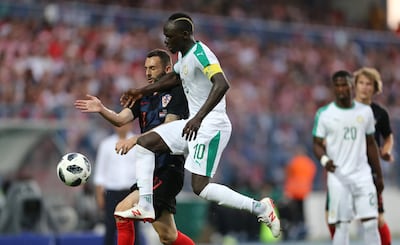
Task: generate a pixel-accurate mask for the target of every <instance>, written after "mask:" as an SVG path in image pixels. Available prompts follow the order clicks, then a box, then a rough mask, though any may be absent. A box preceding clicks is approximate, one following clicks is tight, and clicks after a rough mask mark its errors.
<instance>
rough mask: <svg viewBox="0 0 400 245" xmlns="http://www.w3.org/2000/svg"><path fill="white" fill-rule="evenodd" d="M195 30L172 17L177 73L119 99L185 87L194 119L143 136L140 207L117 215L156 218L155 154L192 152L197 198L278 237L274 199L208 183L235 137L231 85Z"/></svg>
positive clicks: (170, 41) (169, 27)
mask: <svg viewBox="0 0 400 245" xmlns="http://www.w3.org/2000/svg"><path fill="white" fill-rule="evenodd" d="M193 30H194V25H193V21H192V19H191V18H190V16H188V15H186V14H183V13H175V14H173V15H171V16H170V17H169V19H168V21H167V22H166V24H165V25H164V36H165V45H166V47H167V48H168V49H169V50H170V51H171V52H172V53H178V61H177V63H176V64H175V65H174V71H175V72H173V73H170V74H167V75H166V76H164V77H163V78H162V79H161V80H160V81H159V82H158V83H153V84H151V85H148V86H146V87H142V88H140V89H138V90H135V89H132V90H130V91H129V92H128V93H126V94H124V95H123V96H122V97H121V102H122V104H123V105H124V106H132V103H133V102H135V100H137V99H139V98H141V97H142V96H143V95H149V94H152V93H154V92H157V91H162V90H164V89H166V88H171V87H173V86H177V85H179V84H182V85H183V89H184V91H185V95H186V96H187V99H188V104H189V111H190V119H188V120H179V121H173V122H171V123H168V124H164V125H162V126H160V127H157V128H156V129H154V130H153V131H152V132H150V133H148V134H146V135H144V136H141V137H139V139H138V144H137V145H136V146H135V147H134V148H133V150H135V154H136V156H137V157H138V161H140V163H141V164H140V166H139V165H137V170H136V171H137V177H138V186H139V193H140V198H139V205H136V206H134V207H133V208H132V209H130V210H126V212H119V213H118V215H120V216H122V217H131V218H137V219H151V218H153V217H154V213H153V212H154V211H153V210H152V188H151V187H152V183H151V182H150V181H149V178H150V176H152V172H153V168H154V153H160V152H172V153H174V154H175V153H185V152H188V157H187V158H186V162H185V168H186V169H187V170H189V171H190V172H191V173H192V189H193V192H194V193H195V194H197V195H199V196H200V197H202V198H204V199H206V200H209V201H215V202H217V203H219V204H221V205H226V206H229V207H234V208H237V209H244V210H247V211H249V212H251V213H253V214H255V215H257V216H258V219H259V221H262V222H265V223H266V224H267V225H268V226H269V227H270V228H271V231H272V234H273V235H274V236H275V237H277V236H279V234H280V221H279V218H278V217H277V215H276V213H275V211H274V207H273V203H272V200H271V199H270V198H264V199H262V200H261V201H256V200H254V199H251V198H249V197H247V196H244V195H241V194H240V193H238V192H235V191H233V190H232V189H230V188H228V187H226V186H224V185H221V184H216V183H210V179H211V178H212V177H213V176H214V174H215V172H216V170H217V167H218V164H219V160H220V158H221V155H222V152H223V150H224V148H225V147H226V145H227V144H228V141H229V138H230V135H231V130H232V128H231V123H230V120H229V118H228V116H227V114H226V108H225V94H226V92H227V90H228V89H229V86H230V85H229V82H228V81H227V79H226V77H225V75H224V73H223V71H222V69H221V66H220V64H219V61H218V59H217V57H216V56H215V54H214V53H213V52H212V51H211V50H210V49H209V48H208V47H207V46H206V45H205V44H204V43H202V42H200V41H196V40H195V39H194V37H193ZM116 214H117V213H116Z"/></svg>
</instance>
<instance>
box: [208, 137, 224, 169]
mask: <svg viewBox="0 0 400 245" xmlns="http://www.w3.org/2000/svg"><path fill="white" fill-rule="evenodd" d="M220 138H221V132H220V131H218V133H217V135H215V136H214V138H212V139H211V141H210V144H209V145H208V156H207V168H206V176H208V177H211V171H212V169H213V168H214V163H215V158H216V156H217V151H218V146H219V140H220Z"/></svg>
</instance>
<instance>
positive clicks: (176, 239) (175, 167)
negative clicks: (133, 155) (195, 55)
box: [75, 50, 194, 245]
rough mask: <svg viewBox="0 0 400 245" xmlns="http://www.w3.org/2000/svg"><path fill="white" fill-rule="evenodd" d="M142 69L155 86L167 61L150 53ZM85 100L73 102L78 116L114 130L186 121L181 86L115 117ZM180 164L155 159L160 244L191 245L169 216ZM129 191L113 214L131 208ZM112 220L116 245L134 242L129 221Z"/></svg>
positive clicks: (122, 145)
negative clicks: (91, 115)
mask: <svg viewBox="0 0 400 245" xmlns="http://www.w3.org/2000/svg"><path fill="white" fill-rule="evenodd" d="M145 69H146V77H147V80H148V82H149V83H155V82H157V80H158V79H159V78H160V77H162V76H164V75H165V74H167V73H168V72H170V71H171V58H170V56H169V55H168V53H167V52H166V51H163V50H153V51H151V52H149V53H148V55H147V58H146V61H145ZM88 97H89V99H88V100H77V101H76V102H75V106H76V108H77V109H80V110H81V111H82V112H98V113H100V115H102V116H103V117H104V118H105V119H107V120H108V121H109V122H111V123H112V124H114V125H118V126H119V125H124V124H126V123H128V122H130V121H132V120H134V119H135V118H139V123H140V128H141V132H142V133H145V132H148V131H149V130H151V129H153V128H154V127H156V126H158V125H160V124H162V123H168V122H171V121H173V120H178V119H181V118H186V117H187V114H188V108H187V101H186V99H185V96H184V94H183V90H182V86H177V87H175V88H173V89H171V90H168V91H165V92H162V93H157V94H154V95H150V96H146V97H143V98H142V99H141V100H138V101H137V103H135V105H134V106H133V108H132V109H129V108H124V109H123V110H122V111H121V112H119V113H116V112H114V111H112V110H110V109H108V108H106V107H105V106H104V105H103V104H102V103H101V101H100V100H99V99H98V98H96V97H94V96H90V95H89V96H88ZM135 140H136V139H135V138H130V139H129V142H130V143H131V144H134V143H135ZM129 142H127V143H129ZM125 143H126V142H125ZM125 143H124V142H120V144H119V146H118V147H116V146H115V148H116V149H117V151H118V152H119V153H122V154H126V151H127V150H128V149H127V148H125V146H126V145H127V144H125ZM183 162H184V157H183V156H182V155H173V156H172V155H170V154H168V153H166V154H160V155H158V156H157V164H156V165H157V168H156V170H155V178H154V180H155V185H154V186H155V190H154V192H155V201H154V208H155V221H154V222H153V223H152V225H153V227H154V229H155V230H156V231H157V233H158V235H159V237H160V241H161V242H162V243H163V244H173V245H179V244H188V245H190V244H194V243H193V241H192V240H191V239H190V238H189V237H187V236H186V235H184V234H183V233H181V232H179V231H177V229H176V225H175V221H174V216H173V214H174V213H175V207H176V200H175V197H176V195H177V194H178V193H179V192H180V190H181V189H182V187H183V180H184V169H183ZM132 164H133V163H132ZM132 167H134V165H132ZM152 179H153V177H152ZM132 181H133V180H132ZM133 190H134V191H133V192H132V193H130V194H129V195H128V196H127V197H126V198H125V199H124V200H123V201H122V202H120V203H119V204H118V205H117V208H116V211H118V210H120V209H127V208H129V207H132V206H133V204H134V203H136V202H137V199H138V191H137V190H136V191H135V187H134V188H133ZM116 219H117V229H118V244H119V245H122V244H126V245H128V244H129V245H131V244H132V243H133V239H134V233H133V229H131V227H132V220H127V219H121V218H118V217H116Z"/></svg>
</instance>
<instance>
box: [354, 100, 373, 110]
mask: <svg viewBox="0 0 400 245" xmlns="http://www.w3.org/2000/svg"><path fill="white" fill-rule="evenodd" d="M354 108H355V109H357V110H364V111H371V112H372V108H371V106H369V105H366V104H364V103H361V102H358V101H356V100H354Z"/></svg>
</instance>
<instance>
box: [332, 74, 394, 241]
mask: <svg viewBox="0 0 400 245" xmlns="http://www.w3.org/2000/svg"><path fill="white" fill-rule="evenodd" d="M354 83H355V94H356V95H355V100H356V101H358V102H361V103H363V104H366V105H370V106H371V108H372V112H373V113H374V118H375V140H376V142H377V144H378V146H379V147H380V156H381V158H382V159H383V160H385V161H388V162H393V161H394V158H393V155H392V154H391V152H392V149H393V133H392V129H391V125H390V118H389V114H388V112H387V111H386V109H384V108H383V107H382V106H380V105H378V104H377V103H375V102H373V96H374V95H377V94H380V93H381V92H382V79H381V76H380V74H379V72H378V71H377V70H376V69H374V68H369V67H363V68H361V69H359V70H357V71H355V72H354ZM382 139H383V144H382ZM372 170H373V169H372ZM372 174H373V176H374V178H375V175H376V174H375V173H374V172H373V173H372ZM378 213H379V218H378V227H379V234H380V237H381V242H382V245H390V244H391V234H390V230H389V227H388V225H387V223H386V221H385V219H384V216H383V213H384V207H383V199H382V194H378ZM329 230H330V232H331V236H332V237H333V234H334V232H335V227H334V226H333V225H330V226H329Z"/></svg>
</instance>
